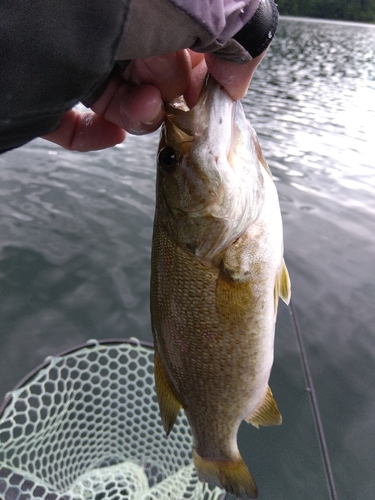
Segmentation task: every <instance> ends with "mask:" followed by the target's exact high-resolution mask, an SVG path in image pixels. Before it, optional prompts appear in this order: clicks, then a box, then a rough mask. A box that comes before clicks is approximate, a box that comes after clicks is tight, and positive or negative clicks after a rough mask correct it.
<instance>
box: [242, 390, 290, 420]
mask: <svg viewBox="0 0 375 500" xmlns="http://www.w3.org/2000/svg"><path fill="white" fill-rule="evenodd" d="M246 422H250V424H253V425H254V426H255V427H257V428H259V426H260V425H265V426H267V425H280V424H281V422H282V416H281V413H280V411H279V409H278V407H277V404H276V401H275V400H274V399H273V396H272V392H271V389H270V388H269V386H268V387H267V393H266V397H265V398H264V401H263V403H262V405H261V406H260V407H259V408H258V409H257V410H255V411H254V412H253V413H252V414H251V415H250V416H249V417H248V418H247V419H246Z"/></svg>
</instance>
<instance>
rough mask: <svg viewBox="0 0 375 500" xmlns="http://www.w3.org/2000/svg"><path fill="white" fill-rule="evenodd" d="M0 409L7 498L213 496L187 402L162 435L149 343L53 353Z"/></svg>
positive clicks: (0, 467) (0, 475)
mask: <svg viewBox="0 0 375 500" xmlns="http://www.w3.org/2000/svg"><path fill="white" fill-rule="evenodd" d="M8 397H9V402H8V403H7V405H6V406H5V409H4V410H3V412H2V415H1V417H0V498H1V499H4V500H29V499H30V500H33V499H43V500H89V499H92V500H107V499H108V500H126V499H129V500H130V499H131V500H136V499H137V500H138V499H139V500H157V499H167V498H168V499H176V500H178V499H191V500H193V499H199V500H201V499H204V500H209V499H212V500H214V499H218V498H220V497H221V496H222V492H221V490H219V489H218V488H210V487H209V486H208V485H207V484H203V483H201V482H200V481H199V480H198V478H197V476H196V473H195V470H194V467H193V465H192V460H191V445H192V441H191V435H190V430H189V425H188V422H187V419H186V416H185V415H184V413H183V412H180V415H179V417H178V419H177V421H176V424H175V426H174V428H173V431H172V432H171V434H170V435H169V437H166V435H165V432H164V431H163V428H162V426H161V421H160V417H159V409H158V404H157V400H156V395H155V389H154V378H153V352H152V349H150V348H147V347H145V346H142V345H140V343H139V342H136V341H127V342H122V343H113V344H112V343H111V344H100V343H98V342H96V343H91V344H89V345H86V346H85V347H82V348H80V349H78V350H76V351H74V352H71V353H68V354H65V355H62V356H57V357H53V358H50V359H49V360H48V365H46V366H45V367H44V368H42V369H40V370H39V371H38V372H37V373H36V374H35V376H33V377H32V378H31V379H30V380H29V381H28V382H26V383H25V384H23V385H22V386H21V387H20V388H19V389H16V390H15V391H13V392H12V393H10V395H9V396H8Z"/></svg>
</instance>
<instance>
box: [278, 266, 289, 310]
mask: <svg viewBox="0 0 375 500" xmlns="http://www.w3.org/2000/svg"><path fill="white" fill-rule="evenodd" d="M274 297H275V315H276V314H277V304H278V302H279V297H281V298H282V299H283V301H284V302H285V304H289V301H290V278H289V273H288V269H287V267H286V265H285V261H284V259H283V263H282V265H281V269H280V272H279V274H278V276H277V278H276V282H275V290H274Z"/></svg>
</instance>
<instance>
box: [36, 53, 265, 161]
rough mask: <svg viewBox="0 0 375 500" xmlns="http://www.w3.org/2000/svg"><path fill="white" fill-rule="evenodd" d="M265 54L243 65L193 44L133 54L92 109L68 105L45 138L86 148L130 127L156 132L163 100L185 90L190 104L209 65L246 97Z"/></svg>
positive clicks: (113, 140) (107, 142)
mask: <svg viewBox="0 0 375 500" xmlns="http://www.w3.org/2000/svg"><path fill="white" fill-rule="evenodd" d="M264 54H265V52H264V53H263V54H261V55H260V56H258V57H257V58H255V59H253V60H252V61H250V62H249V63H247V64H244V65H238V64H234V63H229V62H227V61H223V60H220V59H218V58H217V57H215V56H214V55H212V54H206V55H203V54H198V53H196V52H192V51H190V50H179V51H177V52H173V53H171V54H168V55H165V56H158V57H152V58H148V59H138V60H134V61H132V62H131V63H130V64H129V66H128V67H127V68H126V70H125V71H124V72H123V74H122V75H121V76H120V75H114V76H113V77H112V78H111V80H110V82H109V84H108V86H107V88H106V90H105V92H104V93H103V95H102V96H101V97H100V98H99V99H98V101H96V102H95V104H93V105H92V107H91V109H92V111H93V112H88V113H81V112H79V111H77V110H75V109H72V110H70V111H68V112H67V113H65V114H64V115H63V117H62V119H61V123H60V125H59V127H58V128H57V129H56V130H54V131H53V132H50V133H49V134H47V135H45V136H44V138H45V139H47V140H49V141H52V142H55V143H56V144H59V145H60V146H63V147H64V148H66V149H70V150H76V151H81V152H85V151H92V150H98V149H105V148H108V147H111V146H114V145H116V144H118V143H120V142H122V141H123V140H124V139H125V136H126V131H128V132H129V133H132V134H136V135H141V134H146V133H149V132H152V131H154V130H156V129H157V128H158V127H159V126H160V125H161V123H162V122H163V120H164V114H165V112H164V104H163V102H168V101H172V100H173V99H175V98H177V97H178V96H180V95H184V97H185V100H186V102H187V104H188V106H189V107H192V106H194V105H195V104H196V102H197V100H198V97H199V94H200V90H201V88H202V84H203V81H204V78H205V75H206V73H207V70H208V71H209V72H210V73H211V74H212V75H213V76H214V78H215V79H216V80H217V81H219V83H221V84H222V85H223V86H224V87H225V89H226V90H227V92H228V93H229V95H230V96H231V97H232V99H234V100H237V99H241V98H242V97H244V95H245V94H246V91H247V88H248V86H249V84H250V81H251V78H252V76H253V74H254V71H255V69H256V67H257V66H258V64H259V62H260V61H261V59H262V58H263V56H264Z"/></svg>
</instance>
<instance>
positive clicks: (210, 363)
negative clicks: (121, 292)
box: [151, 76, 290, 499]
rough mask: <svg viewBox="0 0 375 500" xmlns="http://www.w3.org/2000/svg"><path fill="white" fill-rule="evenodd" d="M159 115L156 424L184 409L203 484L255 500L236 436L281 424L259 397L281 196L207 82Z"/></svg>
mask: <svg viewBox="0 0 375 500" xmlns="http://www.w3.org/2000/svg"><path fill="white" fill-rule="evenodd" d="M166 111H167V112H166V118H165V122H164V125H163V128H162V132H161V139H160V144H159V151H158V172H157V183H156V210H155V219H154V233H153V244H152V270H151V320H152V329H153V336H154V342H155V384H156V392H157V396H158V402H159V406H160V413H161V417H162V421H163V425H164V428H165V431H166V432H167V433H169V432H170V431H171V430H172V427H173V424H174V422H175V419H176V417H177V414H178V412H179V410H180V408H181V407H182V408H183V409H184V410H185V412H186V415H187V418H188V420H189V424H190V427H191V431H192V436H193V459H194V464H195V467H196V469H197V472H198V476H199V478H200V479H201V480H202V481H207V482H209V483H211V484H214V485H217V486H220V487H223V488H225V489H226V490H227V491H228V492H229V493H232V494H234V495H235V496H237V497H238V498H245V499H255V498H257V488H256V485H255V482H254V479H253V478H252V476H251V474H250V472H249V470H248V468H247V466H246V465H245V463H244V462H243V460H242V458H241V455H240V453H239V450H238V447H237V431H238V428H239V425H240V423H241V421H242V420H247V421H248V422H250V423H252V424H253V425H255V426H256V427H258V426H259V425H274V424H276V425H277V424H280V423H281V414H280V412H279V410H278V408H277V405H276V402H275V401H274V399H273V396H272V393H271V390H270V389H269V387H268V379H269V375H270V371H271V367H272V363H273V345H274V332H275V321H276V314H277V305H278V300H279V296H280V297H281V298H282V299H283V300H284V301H285V302H286V303H288V302H289V298H290V281H289V276H288V271H287V269H286V266H285V263H284V259H283V234H282V221H281V214H280V207H279V201H278V196H277V192H276V188H275V185H274V182H273V180H272V174H271V172H270V170H269V168H268V166H267V163H266V161H265V159H264V157H263V155H262V152H261V149H260V146H259V143H258V140H257V138H256V134H255V131H254V130H253V128H252V126H251V125H250V123H249V121H248V120H247V119H246V117H245V114H244V111H243V108H242V105H241V103H240V102H239V101H232V100H231V98H230V97H229V96H228V94H227V93H226V91H225V90H224V89H223V88H222V87H221V86H220V85H219V84H218V83H217V82H216V81H215V80H214V79H213V78H212V77H211V76H209V77H208V78H207V81H206V83H205V86H204V89H203V90H202V94H201V96H200V99H199V102H198V103H197V105H196V106H195V107H194V108H192V109H191V110H188V109H187V108H186V106H184V104H183V103H182V102H181V101H176V102H174V103H171V104H169V105H167V108H166Z"/></svg>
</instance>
